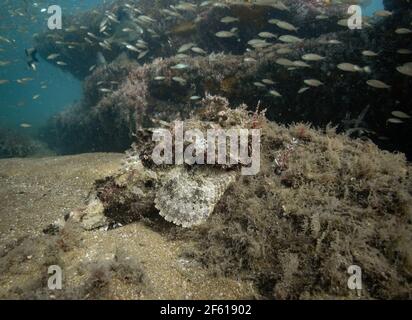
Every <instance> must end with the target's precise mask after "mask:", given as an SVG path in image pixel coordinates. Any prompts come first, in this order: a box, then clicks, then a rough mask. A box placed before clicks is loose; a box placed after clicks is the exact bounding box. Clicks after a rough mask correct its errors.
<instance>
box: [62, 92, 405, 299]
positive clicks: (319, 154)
mask: <svg viewBox="0 0 412 320" xmlns="http://www.w3.org/2000/svg"><path fill="white" fill-rule="evenodd" d="M217 115H219V116H217ZM185 125H187V128H198V129H199V130H201V131H202V130H204V129H205V128H208V127H216V126H217V127H218V128H229V127H234V128H236V127H238V126H242V127H245V128H259V129H261V132H262V137H261V141H262V146H261V171H260V172H259V174H257V175H255V176H242V175H241V174H240V169H239V167H238V166H234V167H230V166H229V167H227V166H226V167H225V166H216V165H215V166H207V165H184V166H183V165H182V166H180V167H179V166H178V167H176V166H165V165H162V166H156V165H154V163H153V162H152V160H151V158H149V157H148V156H147V154H149V150H151V149H152V148H153V141H151V139H150V138H148V137H149V136H150V135H148V134H143V133H142V135H143V136H146V137H147V138H146V139H144V138H142V139H140V141H141V143H139V145H135V146H134V147H133V149H132V150H131V151H130V152H128V155H127V156H126V158H125V161H124V164H123V166H122V167H121V168H120V169H119V172H118V173H117V174H115V175H113V176H111V177H109V178H107V179H104V180H100V181H97V183H96V188H95V189H94V190H93V191H92V193H91V196H90V199H89V201H88V204H87V205H86V206H85V207H84V208H80V209H79V210H75V211H73V212H72V213H71V214H70V216H69V218H68V221H69V222H70V223H75V224H77V225H79V226H82V227H83V228H84V229H86V230H93V229H96V228H106V229H107V228H109V229H111V228H117V227H119V226H124V225H127V224H130V223H132V222H134V223H136V222H141V223H144V224H146V225H147V226H149V227H150V228H153V229H154V230H156V231H157V232H159V233H161V234H163V235H164V236H166V237H168V238H170V239H179V240H184V241H186V243H187V245H186V247H185V248H184V249H183V250H182V252H181V255H182V256H183V257H184V258H185V259H189V260H193V261H196V262H197V263H201V265H202V266H203V267H205V268H207V269H208V270H210V272H212V273H214V274H215V275H219V276H222V275H224V276H226V277H229V278H230V277H234V276H236V277H241V278H242V277H245V278H247V279H252V280H253V282H254V285H255V287H256V289H257V291H258V292H259V295H260V297H265V298H277V299H291V298H293V299H296V298H320V297H321V298H355V297H356V293H353V292H350V291H348V289H347V285H346V282H347V272H346V271H347V268H348V266H350V265H354V264H355V265H360V266H362V270H363V274H364V277H365V279H364V290H363V291H362V297H363V298H379V299H392V298H409V299H410V298H411V296H410V293H411V287H410V283H409V281H408V278H409V277H410V274H411V272H412V264H411V251H410V248H409V243H410V241H411V238H410V237H411V234H412V232H411V231H412V229H411V223H410V222H411V219H412V216H411V213H412V211H411V210H412V196H411V191H412V189H411V186H412V184H411V179H410V177H411V168H410V166H409V165H408V163H407V161H406V159H405V157H404V156H403V155H401V154H391V153H389V152H385V151H381V150H379V149H378V148H377V147H376V145H374V144H373V143H371V142H368V141H361V140H353V139H350V138H349V137H347V136H345V135H339V134H337V133H336V131H335V129H334V128H331V127H329V128H327V129H326V131H324V132H320V131H318V130H315V129H313V128H310V127H309V126H307V125H305V124H295V125H293V126H291V127H289V128H286V127H283V126H279V125H277V124H275V123H273V122H269V121H268V120H267V119H266V118H265V116H264V113H261V112H255V113H251V112H248V111H247V110H246V108H240V109H239V108H238V109H232V108H229V104H228V101H227V100H226V99H224V98H220V97H216V96H208V97H207V98H206V99H205V100H204V101H203V102H202V107H201V108H200V109H199V111H198V112H197V113H196V114H195V115H194V116H193V117H191V118H190V119H189V120H188V122H185ZM142 141H146V142H142ZM211 194H212V195H213V196H211ZM196 208H197V209H196ZM168 221H169V222H168ZM181 225H182V226H183V227H184V228H182V227H181Z"/></svg>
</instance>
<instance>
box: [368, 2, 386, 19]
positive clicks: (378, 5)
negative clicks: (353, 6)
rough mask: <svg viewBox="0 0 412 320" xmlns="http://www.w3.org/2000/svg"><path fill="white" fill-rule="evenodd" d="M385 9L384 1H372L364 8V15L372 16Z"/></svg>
mask: <svg viewBox="0 0 412 320" xmlns="http://www.w3.org/2000/svg"><path fill="white" fill-rule="evenodd" d="M383 8H384V7H383V0H372V1H371V4H370V5H368V6H366V7H365V8H364V12H363V14H364V15H365V16H372V15H373V13H374V12H375V11H377V10H382V9H383Z"/></svg>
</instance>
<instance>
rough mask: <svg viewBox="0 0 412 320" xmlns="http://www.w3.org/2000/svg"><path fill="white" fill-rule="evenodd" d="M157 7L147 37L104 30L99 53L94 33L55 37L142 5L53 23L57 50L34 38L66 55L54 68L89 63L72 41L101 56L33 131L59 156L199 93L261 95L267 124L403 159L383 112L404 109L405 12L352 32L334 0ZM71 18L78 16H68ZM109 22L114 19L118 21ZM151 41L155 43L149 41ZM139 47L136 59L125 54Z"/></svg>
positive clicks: (396, 132)
mask: <svg viewBox="0 0 412 320" xmlns="http://www.w3.org/2000/svg"><path fill="white" fill-rule="evenodd" d="M276 3H278V2H276ZM157 5H159V6H160V7H159V8H162V10H158V13H157V15H158V14H161V15H166V16H168V18H166V19H163V20H162V21H165V23H164V24H163V23H160V22H159V21H160V20H159V19H160V17H158V16H157V15H156V14H155V13H153V14H154V15H153V17H152V18H151V19H152V20H153V21H151V20H150V21H151V22H150V23H149V22H146V24H148V23H149V24H151V25H152V26H153V25H154V26H156V27H158V28H160V29H161V30H160V29H159V30H158V31H157V32H156V35H154V34H153V32H151V31H149V29H150V30H151V28H148V29H147V30H146V29H144V28H143V27H141V28H143V29H144V30H143V33H142V35H141V37H142V38H141V39H140V38H139V39H133V40H128V41H129V42H127V40H124V39H123V40H124V41H121V40H116V41H117V42H116V41H115V40H114V39H116V37H117V36H116V33H115V35H113V36H112V38H109V39H106V40H105V41H108V42H110V43H112V42H113V43H118V42H120V43H121V44H120V45H119V46H117V47H115V46H114V44H113V48H112V46H110V48H111V50H109V49H107V50H104V48H102V47H101V45H102V42H101V41H100V42H99V41H98V39H94V40H93V42H92V43H93V44H88V42H87V41H86V42H85V40H82V41H83V42H81V43H82V46H81V47H79V48H78V47H77V46H74V47H73V48H70V49H68V48H67V43H68V41H67V40H64V39H65V37H69V36H70V35H71V34H72V33H74V34H77V33H76V32H80V33H81V34H80V35H78V37H83V36H84V34H83V33H87V32H89V33H90V32H91V33H92V34H94V33H93V32H98V30H95V29H96V28H97V29H99V25H100V23H101V22H102V21H103V22H105V21H112V20H115V21H117V20H116V19H114V17H123V15H122V14H121V13H120V12H122V10H123V11H124V10H126V9H128V12H129V11H132V12H135V13H136V12H137V13H136V15H137V17H135V16H132V17H129V18H127V19H131V20H133V21H135V22H136V23H138V22H139V21H140V20H141V19H143V20H145V19H146V20H147V18H142V16H143V17H145V16H146V15H143V13H144V12H146V11H145V10H146V9H145V8H146V7H147V4H146V3H145V2H143V3H142V4H139V5H132V4H130V3H123V4H122V2H119V3H117V2H116V3H115V4H114V5H113V7H111V8H106V12H105V11H104V10H96V11H94V12H92V13H88V14H94V15H96V17H95V18H94V19H87V20H86V19H85V20H86V21H84V23H85V24H86V22H87V24H86V26H83V27H84V28H80V27H78V28H79V30H78V31H73V30H74V29H75V28H73V30H69V31H67V30H66V31H62V32H61V33H62V35H61V37H63V40H60V42H61V44H60V47H59V48H55V47H51V44H49V42H52V43H53V44H54V43H56V39H54V38H53V37H56V35H54V36H53V37H52V36H51V35H49V34H48V33H47V32H46V33H45V34H43V35H41V37H45V38H47V39H48V38H50V39H49V42H48V41H46V40H41V41H39V47H40V49H39V50H40V52H42V54H43V56H47V55H48V54H50V53H52V52H54V51H58V52H64V53H62V54H64V55H69V56H68V60H70V61H71V63H69V64H68V65H67V66H61V67H63V68H65V69H66V70H68V71H70V72H72V73H73V74H75V75H76V72H80V71H79V70H81V69H82V68H85V66H86V68H87V69H89V68H90V66H89V64H88V63H86V62H85V61H88V59H87V58H80V55H82V54H83V52H84V51H85V50H84V48H83V45H84V46H86V45H87V46H88V47H87V48H88V50H86V51H87V52H89V53H90V54H91V55H92V56H93V59H92V60H93V61H95V57H94V56H96V55H98V53H102V54H103V55H104V56H105V63H103V65H100V66H96V64H95V63H94V62H93V63H94V64H93V65H92V67H93V68H92V71H89V70H88V71H81V75H79V77H81V78H84V77H85V85H84V92H85V96H84V99H83V101H82V102H81V103H80V105H78V106H75V107H73V108H71V109H69V110H68V111H65V112H64V113H62V114H61V115H59V116H57V117H56V118H54V119H52V120H51V121H50V124H49V126H48V128H47V129H46V134H45V135H44V136H45V137H46V138H47V139H48V141H49V144H50V145H52V146H54V147H55V148H57V149H59V150H60V151H61V152H62V153H74V152H87V151H124V150H125V149H127V147H128V146H129V145H130V144H131V142H132V141H133V139H132V138H133V134H135V132H136V129H138V128H139V127H145V126H150V125H151V124H152V122H151V120H152V119H162V120H170V119H175V118H176V117H179V118H182V119H185V118H187V117H188V116H189V114H190V112H191V111H192V110H193V109H195V108H196V104H197V102H198V99H199V98H201V97H204V96H205V94H207V93H210V94H218V95H222V96H225V97H227V98H228V99H229V101H230V103H231V104H232V105H234V106H237V105H240V104H242V103H245V104H247V105H252V106H253V105H256V104H257V103H258V102H261V103H263V104H264V105H266V106H268V112H267V117H268V118H269V119H270V120H274V121H276V122H279V123H284V124H290V123H293V122H294V121H295V122H296V121H305V122H310V123H312V124H313V125H314V126H316V127H321V128H324V127H325V126H326V125H327V124H329V123H331V124H333V125H334V126H337V127H338V130H339V131H340V132H346V133H347V134H348V135H350V136H355V137H359V136H363V137H365V138H369V139H371V140H372V141H374V142H375V143H376V144H378V145H379V146H380V147H382V148H384V149H388V150H390V151H401V152H404V153H406V154H407V155H408V157H409V156H410V150H411V145H410V139H408V138H407V137H408V134H407V133H408V132H409V131H410V121H409V120H408V118H406V119H405V118H404V119H402V120H401V121H396V122H395V123H394V122H391V121H388V120H389V119H391V118H393V117H392V113H393V112H396V111H398V112H399V111H400V112H402V113H404V114H406V117H407V116H408V115H407V113H408V112H409V109H408V106H409V101H410V90H409V88H410V86H411V81H412V80H411V76H410V70H409V64H410V62H409V60H410V52H411V48H410V43H411V35H410V34H409V33H407V32H406V33H403V32H401V31H399V29H401V28H403V29H405V28H406V27H407V26H408V25H409V23H410V20H411V11H410V10H409V9H408V10H405V9H402V10H398V9H397V8H394V10H395V11H394V12H392V13H388V14H386V16H385V17H380V16H379V17H374V18H368V19H366V18H365V21H364V25H363V28H362V30H349V29H348V28H347V26H346V27H345V26H342V25H341V21H342V19H343V18H344V17H346V15H345V14H344V11H345V10H343V8H347V6H341V5H340V6H335V5H331V6H325V5H321V4H319V3H318V4H316V5H315V4H311V2H303V4H302V1H284V4H283V5H284V6H285V8H286V9H285V8H283V7H282V6H280V5H278V6H275V5H273V4H271V5H267V4H265V3H255V4H248V3H238V2H236V3H231V2H228V3H227V4H221V5H211V6H210V7H208V6H206V7H202V6H196V4H195V3H193V4H191V5H189V4H187V5H186V6H188V8H189V9H188V8H186V6H183V7H180V8H181V9H180V10H179V9H177V8H179V4H176V5H175V7H174V8H175V9H174V11H173V12H175V13H176V15H177V14H179V15H180V14H181V15H182V17H180V16H179V18H177V17H174V18H173V14H171V13H170V12H169V11H170V10H169V11H168V9H165V8H164V7H161V4H160V3H159V4H157ZM180 5H182V4H180ZM125 6H126V7H125ZM140 6H141V7H140ZM131 8H134V9H133V10H132V9H131ZM147 10H149V9H147ZM103 12H105V14H104V13H103ZM148 12H151V11H150V10H149V11H148ZM148 14H149V13H148ZM99 15H100V16H99ZM113 15H114V16H113ZM170 15H172V17H170ZM126 16H127V15H126ZM196 17H197V18H196ZM225 17H226V18H227V17H232V18H233V19H235V20H234V23H232V24H231V26H234V27H235V28H237V29H236V30H235V32H234V33H233V36H229V35H227V36H225V37H223V38H221V37H218V36H217V35H216V34H217V33H218V32H219V31H220V30H226V29H227V28H228V26H227V25H226V24H225V23H222V22H221V20H222V19H224V18H225ZM163 18H164V17H163ZM73 19H74V18H73ZM76 19H80V20H82V18H76ZM119 19H120V18H119ZM124 19H126V18H124ZM127 19H126V20H127ZM139 19H140V20H139ZM182 19H183V21H185V22H182ZM175 20H177V21H175ZM187 20H189V21H190V22H192V23H193V24H194V25H195V26H194V27H193V28H189V30H188V31H187V32H175V31H173V30H174V29H173V28H174V27H173V26H175V24H178V23H183V24H185V23H187ZM343 20H344V19H343ZM127 21H128V20H127ZM270 21H272V22H271V23H270ZM279 21H280V22H285V21H288V23H289V25H282V24H279ZM73 23H76V25H79V24H80V25H81V22H80V21H77V22H73ZM106 23H107V24H108V23H109V22H106ZM273 23H278V24H279V25H280V26H281V27H283V28H281V27H279V26H278V25H276V24H273ZM112 24H113V25H110V26H111V27H113V28H114V27H115V26H117V25H119V24H120V25H122V22H121V21H119V22H112ZM142 24H143V25H144V24H145V23H142V22H141V21H140V24H138V25H142ZM294 26H296V27H295V28H296V30H294V29H293V27H294ZM122 27H123V28H122V30H126V31H127V30H129V29H130V28H128V27H125V26H123V25H122ZM107 28H109V27H107ZM116 28H120V27H116ZM135 28H137V26H135ZM284 28H286V29H289V30H285V29H284ZM109 29H110V28H109ZM76 30H77V29H76ZM152 31H153V30H152ZM107 32H109V31H106V30H105V31H103V33H107ZM113 32H114V31H113ZM227 32H229V31H227ZM123 33H126V34H130V33H132V34H135V32H130V31H129V32H123ZM144 35H146V36H148V37H150V40H149V39H147V38H145V36H144ZM259 35H260V36H259ZM101 36H102V37H105V36H104V35H101ZM89 37H90V36H89ZM113 37H114V38H113ZM139 37H140V36H139ZM265 37H269V38H265ZM270 37H273V38H270ZM282 37H284V38H282ZM285 37H286V38H285ZM291 37H292V38H291ZM86 38H87V35H86ZM82 39H83V38H82ZM110 39H111V40H110ZM121 39H122V38H121ZM279 39H283V42H282V41H278V40H279ZM132 41H134V42H132ZM135 41H137V42H136V45H134V43H135ZM139 41H140V42H139ZM60 42H59V41H58V43H60ZM152 42H155V43H156V45H157V47H156V48H158V49H152V47H151V45H150V44H149V43H152ZM132 43H133V45H132ZM99 44H100V45H99ZM130 45H131V46H132V47H130ZM103 46H104V45H103ZM139 46H140V47H141V49H140V48H139ZM115 48H116V49H115ZM145 48H146V49H145ZM135 49H137V51H135ZM66 51H67V53H66ZM106 51H109V52H110V55H111V58H109V57H108V54H107V53H106ZM139 52H140V53H139ZM142 52H144V53H146V55H145V57H144V58H142V59H137V56H138V55H140V54H141V53H142ZM77 56H78V57H77ZM76 57H77V58H76ZM59 59H60V58H59ZM142 64H143V65H142ZM402 66H403V67H402ZM399 68H403V69H399ZM116 70H117V71H116ZM399 70H402V72H400V71H399ZM313 80H315V81H313ZM136 123H137V125H136ZM113 132H116V134H115V135H114V134H113Z"/></svg>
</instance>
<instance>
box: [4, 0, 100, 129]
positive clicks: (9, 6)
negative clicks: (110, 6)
mask: <svg viewBox="0 0 412 320" xmlns="http://www.w3.org/2000/svg"><path fill="white" fill-rule="evenodd" d="M102 2H103V1H101V0H100V1H99V0H79V1H67V0H65V1H63V0H54V1H53V2H52V4H57V5H60V6H61V7H62V12H63V15H64V14H72V13H75V12H77V11H80V10H85V9H87V8H90V7H93V6H96V5H98V4H101V3H102ZM50 4H51V3H50V2H49V1H42V0H41V1H37V2H36V1H28V0H27V1H24V0H6V1H4V0H3V1H2V6H1V8H0V35H1V36H2V37H5V38H7V39H9V40H11V41H12V44H8V43H6V42H4V41H0V48H1V49H2V50H0V51H1V52H0V61H10V62H11V63H10V64H9V65H7V66H3V67H0V79H7V80H10V82H9V83H7V84H2V85H0V97H1V99H0V126H1V127H3V128H4V127H7V128H12V129H16V130H19V131H25V132H29V133H30V132H35V131H36V129H37V128H38V127H39V126H41V125H43V124H44V123H45V122H46V121H47V119H49V118H50V117H51V116H52V115H54V114H56V113H58V112H59V111H61V110H63V109H64V108H66V107H67V106H68V105H70V104H72V103H73V102H75V101H76V100H79V99H80V97H81V94H82V93H81V83H80V82H79V81H78V80H77V79H75V78H74V77H73V76H71V75H70V74H69V73H65V72H63V71H62V70H60V69H58V68H57V67H55V66H53V65H51V64H49V63H47V62H45V61H44V60H40V63H39V64H38V65H37V71H33V70H29V68H28V67H27V65H26V57H25V53H24V49H25V48H31V47H32V46H33V41H32V36H33V34H35V33H38V32H40V31H42V30H44V29H45V28H46V27H47V17H48V15H47V12H44V13H42V12H41V9H42V8H47V6H48V5H50ZM16 9H19V12H22V13H23V14H24V16H19V15H18V14H17V15H15V16H14V17H12V16H11V14H12V13H13V12H15V10H16ZM27 13H28V14H27ZM63 27H64V26H63ZM22 78H33V79H34V80H33V81H29V82H26V84H23V85H22V84H19V83H17V82H16V80H17V79H22ZM42 86H46V87H45V88H41V87H42ZM35 95H40V97H39V98H38V99H35V100H33V97H34V96H35ZM21 123H28V124H30V125H32V128H29V129H23V128H20V124H21Z"/></svg>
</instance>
